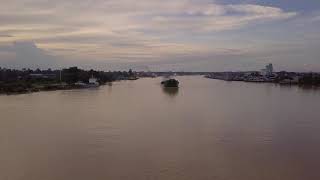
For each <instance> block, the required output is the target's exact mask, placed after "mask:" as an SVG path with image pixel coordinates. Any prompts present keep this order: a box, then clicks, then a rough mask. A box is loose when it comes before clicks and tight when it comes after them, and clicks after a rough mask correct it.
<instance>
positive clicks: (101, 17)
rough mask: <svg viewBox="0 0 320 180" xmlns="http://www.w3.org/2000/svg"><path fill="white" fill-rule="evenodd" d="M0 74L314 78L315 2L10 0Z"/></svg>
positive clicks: (0, 10)
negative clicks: (67, 71) (61, 71)
mask: <svg viewBox="0 0 320 180" xmlns="http://www.w3.org/2000/svg"><path fill="white" fill-rule="evenodd" d="M0 25H1V26H0V67H7V68H20V69H21V68H33V69H35V68H41V69H46V68H53V69H54V68H63V67H69V66H78V67H81V68H86V69H90V68H94V69H101V70H127V69H129V68H132V69H137V70H152V71H247V70H248V71H249V70H260V69H261V68H263V67H264V66H265V65H266V64H269V63H272V64H273V65H274V67H275V71H280V70H286V71H302V72H303V71H315V72H320V52H319V49H320V33H319V29H320V1H292V0H264V1H262V0H162V1H159V0H139V1H134V0H109V1H105V0H69V1H63V0H55V1H44V0H11V1H7V2H5V3H2V6H0Z"/></svg>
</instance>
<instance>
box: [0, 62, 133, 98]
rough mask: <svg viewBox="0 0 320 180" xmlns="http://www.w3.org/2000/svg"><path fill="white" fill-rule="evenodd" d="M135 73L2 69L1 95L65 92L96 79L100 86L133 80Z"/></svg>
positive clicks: (76, 69)
mask: <svg viewBox="0 0 320 180" xmlns="http://www.w3.org/2000/svg"><path fill="white" fill-rule="evenodd" d="M132 77H136V76H135V72H133V71H132V70H129V71H113V72H111V71H109V72H105V71H95V70H83V69H79V68H78V67H70V68H66V69H62V70H52V69H47V70H41V69H36V70H32V69H22V70H17V69H6V68H1V67H0V94H20V93H29V92H37V91H49V90H65V89H76V88H83V87H85V86H79V84H80V83H82V84H89V83H90V82H89V80H90V78H94V79H96V80H97V82H98V83H99V84H100V85H103V84H106V83H108V82H113V81H117V80H126V79H130V78H131V79H132Z"/></svg>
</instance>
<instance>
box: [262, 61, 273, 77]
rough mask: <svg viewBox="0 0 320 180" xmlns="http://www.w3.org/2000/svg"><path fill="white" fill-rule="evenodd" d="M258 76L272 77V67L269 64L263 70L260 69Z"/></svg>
mask: <svg viewBox="0 0 320 180" xmlns="http://www.w3.org/2000/svg"><path fill="white" fill-rule="evenodd" d="M260 74H261V75H263V76H272V75H273V65H272V64H271V63H270V64H268V65H266V68H265V69H261V71H260Z"/></svg>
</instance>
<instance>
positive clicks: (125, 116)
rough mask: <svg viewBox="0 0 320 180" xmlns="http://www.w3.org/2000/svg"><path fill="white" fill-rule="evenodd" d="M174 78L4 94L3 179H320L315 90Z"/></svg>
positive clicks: (0, 108) (319, 96)
mask: <svg viewBox="0 0 320 180" xmlns="http://www.w3.org/2000/svg"><path fill="white" fill-rule="evenodd" d="M177 79H178V80H179V81H180V85H181V87H180V88H179V89H175V90H172V89H171V90H166V89H163V88H162V87H161V86H160V82H161V79H160V78H155V79H140V80H137V81H122V82H115V83H113V84H112V86H103V87H100V88H99V89H91V90H90V89H89V90H71V91H54V92H40V93H34V94H25V95H14V96H0V119H1V120H0V179H1V180H72V179H74V180H89V179H94V180H106V179H108V180H151V179H152V180H153V179H163V180H173V179H174V180H213V179H215V180H302V179H306V180H318V179H320V172H319V171H318V167H319V166H320V155H319V152H320V111H319V102H320V90H317V89H303V88H298V87H295V86H293V87H283V86H278V85H274V84H251V83H243V82H224V81H218V80H210V79H205V78H203V77H200V76H192V77H177Z"/></svg>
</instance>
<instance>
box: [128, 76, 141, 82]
mask: <svg viewBox="0 0 320 180" xmlns="http://www.w3.org/2000/svg"><path fill="white" fill-rule="evenodd" d="M138 79H139V78H137V77H135V76H130V77H129V78H128V80H130V81H134V80H138Z"/></svg>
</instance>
